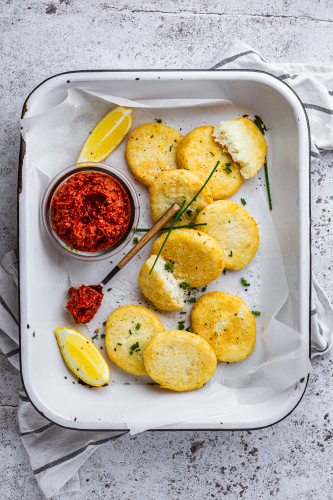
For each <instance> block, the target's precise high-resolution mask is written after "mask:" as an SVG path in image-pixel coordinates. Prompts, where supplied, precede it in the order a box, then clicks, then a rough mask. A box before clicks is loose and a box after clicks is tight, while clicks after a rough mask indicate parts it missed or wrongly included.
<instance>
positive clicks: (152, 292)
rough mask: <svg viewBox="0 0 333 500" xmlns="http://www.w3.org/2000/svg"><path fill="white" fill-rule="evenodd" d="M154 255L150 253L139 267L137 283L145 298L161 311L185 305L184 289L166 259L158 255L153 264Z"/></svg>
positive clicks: (172, 309) (176, 308) (180, 307)
mask: <svg viewBox="0 0 333 500" xmlns="http://www.w3.org/2000/svg"><path fill="white" fill-rule="evenodd" d="M155 259H156V255H152V256H151V257H149V259H148V260H146V262H145V263H144V264H143V266H142V267H141V270H140V273H139V277H138V284H139V288H140V290H141V292H142V293H143V295H144V296H145V297H147V299H149V300H151V301H152V303H153V304H154V305H155V306H156V307H157V308H158V309H161V310H162V311H177V310H179V309H183V308H184V307H185V302H184V300H185V293H186V292H185V290H184V289H183V288H181V287H180V286H179V283H180V281H179V280H176V278H175V277H174V276H173V273H172V270H171V269H170V270H169V269H168V267H167V266H166V261H165V260H164V259H163V257H161V255H160V256H159V258H158V259H157V262H156V264H155V266H154V269H153V270H152V272H151V274H149V273H150V271H151V269H152V267H153V265H154V262H155Z"/></svg>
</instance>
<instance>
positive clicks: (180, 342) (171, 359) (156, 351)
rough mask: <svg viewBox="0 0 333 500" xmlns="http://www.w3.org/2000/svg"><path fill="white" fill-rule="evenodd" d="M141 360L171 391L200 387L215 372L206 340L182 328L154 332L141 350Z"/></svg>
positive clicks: (212, 356) (213, 356) (213, 357)
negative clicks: (142, 350) (155, 333)
mask: <svg viewBox="0 0 333 500" xmlns="http://www.w3.org/2000/svg"><path fill="white" fill-rule="evenodd" d="M143 361H144V364H145V368H146V370H147V373H148V375H149V376H150V377H151V378H152V379H153V380H155V382H157V383H158V384H160V385H161V387H164V388H166V389H171V390H172V391H191V390H192V389H197V388H198V387H202V386H203V384H205V383H206V382H207V381H208V380H209V379H210V378H211V377H212V376H213V375H214V373H215V370H216V364H217V361H216V356H215V354H214V351H213V349H212V348H211V347H210V345H209V344H208V342H206V341H205V340H204V339H202V338H201V337H199V336H198V335H195V334H194V333H189V332H184V331H182V330H171V331H169V332H162V333H158V334H157V335H155V336H154V337H153V338H152V339H151V341H150V342H149V344H148V345H147V347H146V349H145V351H144V353H143Z"/></svg>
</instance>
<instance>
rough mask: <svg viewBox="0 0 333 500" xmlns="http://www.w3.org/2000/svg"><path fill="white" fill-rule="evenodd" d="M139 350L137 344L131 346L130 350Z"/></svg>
mask: <svg viewBox="0 0 333 500" xmlns="http://www.w3.org/2000/svg"><path fill="white" fill-rule="evenodd" d="M138 348H139V342H135V344H133V345H131V347H130V350H131V351H135V349H138Z"/></svg>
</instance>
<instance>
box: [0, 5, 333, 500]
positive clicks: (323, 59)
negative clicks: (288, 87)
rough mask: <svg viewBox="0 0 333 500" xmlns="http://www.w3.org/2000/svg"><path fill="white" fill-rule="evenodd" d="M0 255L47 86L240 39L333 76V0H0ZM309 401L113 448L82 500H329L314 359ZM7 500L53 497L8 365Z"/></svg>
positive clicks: (322, 187)
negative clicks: (27, 139) (249, 427)
mask: <svg viewBox="0 0 333 500" xmlns="http://www.w3.org/2000/svg"><path fill="white" fill-rule="evenodd" d="M1 10H2V13H1V16H0V33H1V34H0V44H1V45H0V47H1V48H0V51H1V52H0V54H1V68H2V71H1V73H0V96H1V120H0V138H1V140H0V148H1V149H0V169H1V175H0V227H1V232H0V257H2V256H3V255H4V254H5V253H6V252H7V251H8V250H10V249H11V248H14V247H15V246H16V177H17V165H18V152H19V118H20V114H21V109H22V105H23V102H24V100H25V98H26V96H27V95H28V94H29V93H30V92H31V91H32V90H33V89H34V87H35V86H36V85H38V84H39V83H40V82H41V81H42V80H44V79H45V78H47V77H49V76H51V75H54V74H56V73H60V72H62V71H70V70H75V69H101V68H107V69H112V68H205V67H209V63H210V61H212V60H213V58H214V55H215V53H216V52H217V51H218V49H219V47H220V46H222V45H223V44H224V43H226V42H227V41H229V40H230V39H231V38H234V37H237V38H239V39H241V40H243V41H245V42H247V43H249V44H251V45H252V46H253V47H254V49H255V50H257V51H258V52H260V53H261V54H262V55H263V56H264V57H265V58H266V59H267V60H270V61H277V62H283V61H293V62H306V63H310V64H325V65H332V64H333V51H332V41H333V33H332V29H333V6H332V0H316V1H311V0H264V1H263V2H257V1H254V0H238V1H237V2H235V1H234V0H220V1H218V0H211V1H208V0H202V1H200V0H191V1H183V2H181V1H176V0H175V1H173V0H164V1H163V0H161V1H159V0H118V1H116V0H112V1H110V0H105V1H100V0H90V1H89V0H54V1H53V2H49V3H48V2H47V1H46V2H44V1H38V0H2V1H1ZM332 165H333V154H331V153H327V154H325V155H324V156H323V159H322V161H320V163H319V166H318V167H317V168H316V169H315V170H313V172H312V210H313V211H312V222H313V246H312V249H313V267H314V270H315V272H316V275H317V277H318V280H319V282H320V284H321V285H322V286H323V288H324V289H325V291H326V292H327V293H328V295H329V296H330V297H331V300H332V301H333V292H332V284H333V278H332V271H331V260H332V257H331V255H332V250H331V249H332V243H333V232H332V231H330V222H329V221H328V218H329V216H330V215H331V214H332V201H331V200H330V197H331V195H332V185H333V169H332ZM313 366H314V373H313V374H312V375H311V378H310V384H309V387H308V390H307V392H306V395H305V397H304V399H303V401H302V402H301V404H300V405H299V406H298V408H297V409H296V410H295V411H294V413H293V414H292V415H291V416H290V417H288V418H287V419H286V420H284V421H283V422H281V423H279V424H277V425H276V426H275V427H272V428H269V429H264V430H260V431H255V432H237V433H233V432H232V433H228V432H224V433H222V432H194V433H193V432H182V433H172V432H165V433H159V432H156V433H144V434H141V435H138V436H137V437H134V438H130V437H129V436H125V437H124V438H121V439H119V440H118V441H116V442H114V443H112V444H107V445H103V446H102V447H101V448H100V449H99V450H98V451H97V452H96V453H95V454H94V455H93V456H92V457H91V458H90V459H89V460H88V461H87V462H86V464H85V465H84V466H83V467H82V469H81V470H80V477H81V483H82V488H81V491H80V492H78V493H73V494H67V495H64V496H63V497H61V498H64V499H70V500H72V499H75V500H94V499H102V498H108V499H114V500H119V499H124V500H127V499H131V500H139V499H140V500H141V499H145V500H157V499H158V500H160V499H161V500H162V499H163V500H164V499H169V498H170V499H171V500H188V499H190V498H191V499H195V500H196V499H198V500H203V499H206V498H213V499H214V498H216V499H221V498H224V497H227V498H228V499H229V500H234V499H238V498H243V499H251V500H252V499H253V500H258V499H269V498H277V499H279V500H280V499H281V500H287V499H288V500H289V499H292V500H294V499H297V500H326V499H327V500H331V499H332V498H333V486H332V481H331V479H332V474H333V461H332V456H333V444H332V443H333V427H332V424H331V421H330V418H331V417H333V411H332V403H331V400H332V396H333V385H332V382H331V381H332V375H333V369H332V363H331V360H330V359H329V357H326V358H317V359H316V360H315V361H314V363H313ZM0 379H1V381H2V383H1V384H0V428H1V439H0V442H1V445H0V500H7V499H11V500H12V499H15V500H16V499H29V500H30V499H34V500H41V499H43V498H44V496H43V494H42V493H41V492H40V490H39V488H38V486H37V483H36V481H35V479H34V476H33V474H32V472H31V468H30V465H29V461H28V458H27V455H26V452H25V450H24V448H23V446H22V444H21V440H20V437H19V434H18V424H17V417H16V414H17V406H18V389H19V388H20V384H21V382H20V376H19V375H18V373H17V372H16V371H15V370H14V369H13V368H12V367H11V365H10V364H9V362H8V361H7V360H6V359H5V357H4V356H2V355H1V356H0ZM55 498H58V497H55Z"/></svg>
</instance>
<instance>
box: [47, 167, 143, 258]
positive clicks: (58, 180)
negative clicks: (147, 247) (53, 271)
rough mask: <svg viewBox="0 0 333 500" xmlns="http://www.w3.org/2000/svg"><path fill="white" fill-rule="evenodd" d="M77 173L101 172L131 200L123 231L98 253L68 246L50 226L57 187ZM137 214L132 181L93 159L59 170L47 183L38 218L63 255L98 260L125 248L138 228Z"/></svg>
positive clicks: (114, 169) (137, 199)
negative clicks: (122, 189)
mask: <svg viewBox="0 0 333 500" xmlns="http://www.w3.org/2000/svg"><path fill="white" fill-rule="evenodd" d="M79 172H100V173H102V174H106V175H109V176H110V177H112V178H113V179H115V180H116V181H117V182H119V184H120V185H121V186H122V187H123V188H124V190H125V192H126V194H127V196H128V199H129V202H130V207H131V217H130V222H129V225H128V228H127V230H126V232H125V234H124V235H123V236H122V237H121V238H120V240H119V241H117V243H115V244H114V245H113V246H111V247H110V248H107V249H104V250H100V251H98V252H82V251H80V250H76V249H74V248H71V247H70V246H68V244H66V243H65V242H64V241H62V240H61V239H60V238H59V236H58V235H57V234H56V232H55V231H54V229H53V227H52V218H53V212H52V211H51V207H52V201H53V197H54V195H55V194H56V192H57V190H58V189H59V188H60V187H61V186H63V184H65V183H66V182H67V181H68V179H69V178H70V177H72V176H73V175H75V174H77V173H79ZM139 217H140V206H139V198H138V195H137V193H136V191H135V189H134V187H133V186H132V184H131V182H130V181H129V180H128V179H127V177H126V176H125V175H124V174H123V173H122V172H120V171H119V170H117V169H116V168H114V167H110V165H105V164H104V163H95V162H86V163H78V164H76V165H72V166H71V167H68V168H65V170H62V171H61V172H60V173H59V174H58V175H56V176H55V177H54V178H53V179H52V181H51V182H50V184H49V185H48V187H47V189H46V191H45V194H44V197H43V201H42V204H41V219H42V222H43V226H44V229H45V231H46V233H47V234H48V236H49V237H50V239H51V241H52V243H53V244H54V246H55V247H56V248H57V249H58V250H60V252H62V253H63V254H65V255H70V256H71V257H74V258H75V259H79V260H86V261H97V260H102V259H106V258H109V257H111V256H113V255H115V254H116V253H118V252H120V251H121V250H123V249H124V248H125V247H126V245H127V244H128V243H129V242H130V241H131V239H132V237H133V234H134V233H135V231H136V228H137V227H138V222H139Z"/></svg>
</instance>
